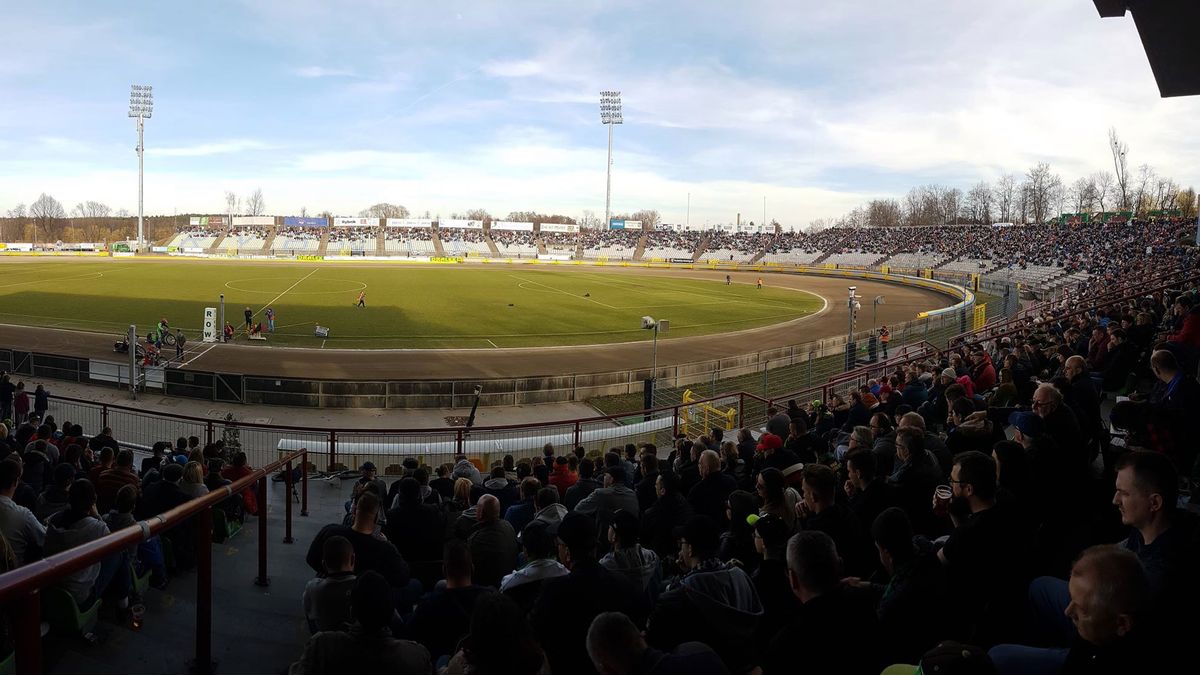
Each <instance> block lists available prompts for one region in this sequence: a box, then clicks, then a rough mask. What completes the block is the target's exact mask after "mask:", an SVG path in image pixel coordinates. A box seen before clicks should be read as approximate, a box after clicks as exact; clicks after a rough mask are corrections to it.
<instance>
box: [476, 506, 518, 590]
mask: <svg viewBox="0 0 1200 675" xmlns="http://www.w3.org/2000/svg"><path fill="white" fill-rule="evenodd" d="M467 546H469V547H470V548H471V562H472V563H474V565H475V583H477V584H479V585H480V586H493V587H495V588H500V582H501V581H503V580H504V575H505V574H508V573H509V572H512V571H513V570H514V569H516V567H517V553H519V551H518V549H517V533H516V531H515V530H513V527H512V525H509V524H508V522H507V521H504V520H495V521H492V522H487V523H479V524H478V525H476V526H475V529H474V530H471V536H470V537H468V538H467Z"/></svg>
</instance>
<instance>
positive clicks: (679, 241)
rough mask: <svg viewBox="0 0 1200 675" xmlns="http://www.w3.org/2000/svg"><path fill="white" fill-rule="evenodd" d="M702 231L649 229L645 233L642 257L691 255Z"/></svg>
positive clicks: (697, 245)
mask: <svg viewBox="0 0 1200 675" xmlns="http://www.w3.org/2000/svg"><path fill="white" fill-rule="evenodd" d="M704 234H705V233H703V232H699V231H697V230H651V231H650V232H647V233H646V248H645V252H644V253H643V254H642V256H643V257H654V256H655V255H656V254H657V255H659V256H660V257H661V256H662V255H666V256H667V257H672V258H673V257H679V256H683V257H689V258H690V257H692V256H694V255H695V254H696V249H697V248H699V247H700V242H701V241H703V239H704Z"/></svg>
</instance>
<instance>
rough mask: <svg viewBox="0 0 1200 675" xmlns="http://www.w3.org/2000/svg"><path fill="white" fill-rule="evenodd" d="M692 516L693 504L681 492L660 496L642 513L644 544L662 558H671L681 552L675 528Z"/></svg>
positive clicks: (642, 540) (642, 541)
mask: <svg viewBox="0 0 1200 675" xmlns="http://www.w3.org/2000/svg"><path fill="white" fill-rule="evenodd" d="M691 517H692V505H691V504H689V503H688V501H687V500H686V499H684V498H683V495H681V494H679V493H674V494H669V495H666V496H665V497H660V498H659V499H658V501H656V502H654V506H652V507H650V510H649V511H646V513H645V514H643V515H642V536H641V543H642V546H645V547H646V548H648V549H650V550H652V551H654V552H655V553H657V554H658V557H659V558H661V559H664V560H665V559H670V558H673V557H675V554H676V553H678V552H679V545H678V544H677V543H676V541H675V528H676V527H679V526H680V525H683V524H684V523H685V522H687V519H688V518H691Z"/></svg>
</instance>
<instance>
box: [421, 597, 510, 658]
mask: <svg viewBox="0 0 1200 675" xmlns="http://www.w3.org/2000/svg"><path fill="white" fill-rule="evenodd" d="M495 592H496V590H495V589H493V588H487V587H485V586H468V587H466V588H453V589H451V588H443V589H441V590H435V591H433V592H431V593H426V594H425V596H424V597H422V598H421V600H420V601H419V602H417V607H416V609H414V610H413V613H412V616H411V617H410V618H409V619H408V623H407V624H405V627H404V633H405V634H404V637H406V638H408V639H409V640H413V641H415V642H419V643H421V644H422V645H424V646H425V648H426V649H428V650H429V655H430V656H432V657H433V660H434V661H435V662H436V661H437V659H438V658H440V657H442V656H453V655H454V654H455V652H457V651H458V642H459V640H462V639H463V637H464V636H466V635H467V633H470V632H471V612H472V611H474V609H475V602H476V601H478V600H479V598H481V597H483V596H485V595H487V594H489V593H495Z"/></svg>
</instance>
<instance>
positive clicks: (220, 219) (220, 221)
mask: <svg viewBox="0 0 1200 675" xmlns="http://www.w3.org/2000/svg"><path fill="white" fill-rule="evenodd" d="M188 224H189V225H197V226H200V227H211V226H214V225H215V226H224V225H225V216H192V217H191V218H188Z"/></svg>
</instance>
